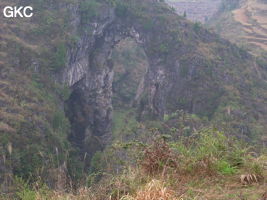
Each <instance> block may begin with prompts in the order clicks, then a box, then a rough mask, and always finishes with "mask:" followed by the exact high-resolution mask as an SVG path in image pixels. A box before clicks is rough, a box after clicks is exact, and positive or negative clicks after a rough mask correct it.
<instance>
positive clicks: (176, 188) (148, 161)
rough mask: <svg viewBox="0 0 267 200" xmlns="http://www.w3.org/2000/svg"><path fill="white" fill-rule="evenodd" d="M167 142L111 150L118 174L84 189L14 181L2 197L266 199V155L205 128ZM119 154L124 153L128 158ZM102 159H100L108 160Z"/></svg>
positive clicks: (105, 175)
mask: <svg viewBox="0 0 267 200" xmlns="http://www.w3.org/2000/svg"><path fill="white" fill-rule="evenodd" d="M168 140H169V137H168V136H166V135H164V136H162V135H161V136H160V135H158V136H155V138H153V140H152V142H151V143H149V144H143V143H141V142H130V143H123V144H122V143H121V144H119V145H117V148H111V149H113V150H112V151H113V153H114V152H116V153H114V154H118V155H120V156H121V157H123V159H125V162H124V164H122V165H123V166H122V168H121V170H120V172H118V171H117V173H113V174H112V173H108V172H107V171H108V170H106V172H104V171H102V172H101V176H100V179H98V181H95V182H91V183H90V184H88V187H81V188H80V189H77V190H75V191H73V192H72V191H71V190H68V192H67V191H51V190H49V189H48V188H47V187H46V186H45V184H41V181H40V182H38V183H35V184H33V185H31V186H30V185H28V184H26V183H25V182H23V181H21V179H19V178H18V179H17V180H16V181H17V186H18V188H17V192H16V195H15V197H14V196H13V197H12V198H8V197H7V196H6V197H4V196H3V197H2V198H1V199H14V198H15V199H16V198H17V199H22V200H35V199H36V200H48V199H49V200H61V199H62V200H63V199H64V200H65V199H66V200H67V199H71V200H72V199H73V200H76V199H77V200H87V199H88V200H108V199H110V200H159V199H162V200H182V199H183V200H193V199H194V200H205V199H207V200H209V199H210V200H212V199H218V200H219V199H220V200H230V199H235V200H239V199H240V200H245V199H247V200H264V199H266V197H265V196H266V192H267V187H266V186H267V184H266V181H265V179H266V177H267V169H266V165H267V156H266V154H265V153H264V152H261V153H259V151H258V153H257V152H255V151H256V150H255V149H253V148H250V147H248V146H247V145H245V144H242V143H241V142H239V141H238V140H236V139H235V138H230V137H226V136H225V135H224V134H223V133H222V132H220V131H217V130H214V129H204V130H202V131H200V132H199V133H195V134H193V135H192V136H190V137H184V138H183V137H182V138H180V139H179V140H178V141H175V142H174V141H168ZM118 146H119V147H118ZM109 151H110V150H109ZM121 152H124V153H125V152H127V153H125V155H126V154H127V156H122V154H121ZM106 153H107V152H106ZM104 154H105V152H104V153H103V155H104ZM102 157H103V158H99V159H100V160H106V162H109V164H110V162H112V161H109V160H108V159H106V158H104V157H105V156H102ZM118 159H119V158H118ZM100 160H99V163H101V162H102V161H100ZM133 160H134V162H133ZM99 174H100V170H99ZM264 195H265V196H264Z"/></svg>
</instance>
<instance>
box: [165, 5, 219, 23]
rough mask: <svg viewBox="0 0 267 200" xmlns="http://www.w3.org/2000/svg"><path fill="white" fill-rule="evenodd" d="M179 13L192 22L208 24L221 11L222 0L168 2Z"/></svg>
mask: <svg viewBox="0 0 267 200" xmlns="http://www.w3.org/2000/svg"><path fill="white" fill-rule="evenodd" d="M166 2H167V3H168V4H169V5H170V6H171V7H173V8H174V9H175V10H176V11H177V13H178V14H179V15H181V16H184V17H186V18H187V19H189V20H191V21H196V22H201V23H206V22H208V21H209V20H210V19H212V17H213V16H214V15H215V14H216V13H217V12H218V11H219V8H220V5H221V2H222V1H221V0H215V1H214V0H198V1H195V0H167V1H166Z"/></svg>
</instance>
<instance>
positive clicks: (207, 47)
mask: <svg viewBox="0 0 267 200" xmlns="http://www.w3.org/2000/svg"><path fill="white" fill-rule="evenodd" d="M137 2H138V1H137ZM135 3H136V2H135ZM139 3H140V4H144V5H143V6H148V5H146V4H148V3H147V2H143V1H142V2H141V1H140V2H139ZM157 5H158V4H155V5H153V6H154V7H153V6H150V5H149V8H150V9H151V10H147V11H146V13H145V14H147V15H148V16H145V17H144V16H142V15H140V13H137V14H134V13H132V15H130V14H129V16H128V17H127V16H125V17H121V16H117V15H116V14H115V13H116V12H115V11H114V9H112V8H108V7H107V8H105V7H103V8H102V9H103V10H102V11H101V13H103V14H101V16H99V17H98V19H97V20H94V21H93V22H90V23H88V24H82V25H81V20H80V14H79V12H77V9H73V20H72V23H73V24H74V27H75V28H74V34H76V35H79V36H80V39H79V40H78V42H76V44H75V45H73V46H72V47H70V48H69V51H68V65H67V67H66V68H65V69H64V71H63V72H62V76H61V77H60V78H61V79H62V81H63V82H65V83H66V84H67V85H68V86H69V87H71V88H72V91H73V92H72V95H71V97H70V98H69V100H68V101H67V102H66V111H67V115H68V117H69V119H70V121H71V124H72V133H71V136H70V138H71V140H72V141H73V143H75V144H76V145H77V146H78V147H79V148H80V149H81V150H82V152H83V153H84V154H86V155H88V154H89V155H92V154H93V153H94V152H95V151H97V150H100V149H101V148H102V147H103V146H104V145H105V144H107V143H108V142H109V139H110V137H111V122H112V110H113V106H112V96H113V92H112V86H113V81H114V80H113V77H114V68H113V62H112V59H111V54H112V51H113V49H114V48H115V46H116V45H117V44H118V43H119V42H120V41H121V40H123V39H125V38H127V37H130V38H132V39H134V40H135V41H136V43H137V44H139V45H140V46H141V47H142V48H143V49H144V52H145V54H146V57H147V63H148V67H147V69H146V70H145V74H144V75H143V80H142V81H141V82H140V84H139V87H138V89H137V91H136V95H135V97H134V98H133V102H136V106H137V107H138V108H139V109H138V110H139V112H140V113H138V114H139V115H140V116H141V118H142V117H145V116H149V117H151V116H152V117H155V118H158V119H160V118H162V117H163V116H164V114H165V113H171V112H175V111H176V110H177V109H183V110H186V111H188V112H192V113H196V114H201V115H204V116H207V117H211V116H212V115H213V114H214V113H215V111H216V109H217V108H218V106H219V105H220V104H222V103H221V102H223V101H225V99H226V98H227V95H229V96H231V93H232V91H230V90H229V89H228V88H231V87H233V88H235V90H238V91H239V92H240V95H241V96H246V95H249V94H247V91H246V90H243V88H244V87H246V88H249V87H253V86H252V85H251V84H250V83H248V82H247V81H245V80H253V79H255V77H256V74H255V73H254V71H253V70H254V69H253V68H252V67H250V66H251V64H252V59H251V57H250V55H248V54H247V53H246V52H241V51H240V50H239V49H238V48H237V47H236V46H233V45H231V44H230V43H228V42H227V41H224V40H222V39H220V38H219V37H218V36H217V35H215V34H212V33H209V32H208V31H207V30H205V29H202V28H201V27H198V26H197V25H193V24H190V23H188V22H187V21H185V20H184V19H181V18H179V17H178V16H177V15H176V14H175V13H174V12H173V11H171V10H170V8H168V7H164V6H163V7H161V6H157ZM128 11H131V10H128ZM155 13H157V14H158V15H155ZM166 13H168V14H166ZM164 14H165V15H164ZM163 15H164V16H165V17H162V16H163ZM144 18H145V19H146V20H147V21H146V22H144ZM150 19H152V20H153V21H152V22H151V21H150ZM81 27H83V28H85V29H86V30H87V31H86V30H83V31H79V30H81ZM148 27H149V28H148ZM175 27H179V29H178V28H175ZM88 30H90V31H88ZM226 62H227V63H226ZM244 69H247V70H248V71H250V74H249V75H248V76H244V75H242V74H239V75H238V76H236V74H237V71H242V70H244ZM237 82H238V83H239V84H238V85H236V83H237ZM227 85H231V87H226V86H227ZM224 96H225V97H224ZM238 101H239V100H238ZM240 101H242V98H241V100H240ZM239 103H240V102H239ZM241 103H242V102H241ZM89 157H90V156H89Z"/></svg>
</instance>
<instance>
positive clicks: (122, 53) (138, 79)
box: [65, 37, 148, 169]
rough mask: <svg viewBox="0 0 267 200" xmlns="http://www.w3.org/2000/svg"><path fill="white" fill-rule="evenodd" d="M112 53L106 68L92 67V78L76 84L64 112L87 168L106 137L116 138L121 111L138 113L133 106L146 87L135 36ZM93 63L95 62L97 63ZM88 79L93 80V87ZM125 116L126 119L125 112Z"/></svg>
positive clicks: (143, 60)
mask: <svg viewBox="0 0 267 200" xmlns="http://www.w3.org/2000/svg"><path fill="white" fill-rule="evenodd" d="M98 51H99V50H98ZM100 52H101V51H100ZM93 55H94V56H95V57H97V55H96V54H93ZM110 55H111V56H110V57H109V58H106V61H105V62H106V63H107V64H106V68H101V69H99V68H96V67H95V66H90V68H89V69H88V71H90V74H89V75H86V76H89V77H85V78H83V79H81V80H80V81H79V82H77V83H76V84H74V85H73V86H72V87H71V89H72V92H71V95H70V97H69V99H68V100H66V101H65V113H66V116H67V118H68V119H69V121H70V124H71V133H70V135H69V137H68V139H69V141H70V142H71V144H72V145H73V146H74V147H75V148H77V149H78V151H79V155H80V160H81V161H83V162H84V163H85V168H86V169H88V168H90V163H91V159H92V157H93V156H94V154H95V153H96V152H98V151H102V150H103V149H104V147H105V145H106V144H107V143H106V142H104V141H103V140H105V137H106V136H107V135H110V136H111V140H112V139H114V137H113V136H114V134H113V131H114V130H117V131H118V128H117V127H118V126H119V125H118V124H117V123H116V122H118V120H117V121H116V119H115V120H114V117H116V116H118V115H117V114H118V113H119V112H123V113H129V112H131V113H132V114H134V115H135V113H134V112H136V110H137V109H135V108H134V109H133V107H134V106H133V105H134V104H136V102H137V101H138V100H139V98H140V96H141V93H142V92H143V89H144V81H145V76H146V73H147V70H148V59H147V57H146V54H145V52H144V49H143V48H142V47H141V46H140V45H139V44H138V43H137V42H136V41H135V40H134V39H132V38H129V37H127V38H125V39H123V40H121V41H120V42H119V43H117V44H116V45H115V46H114V47H112V48H111V52H110ZM110 62H112V67H110ZM90 63H91V65H92V63H95V62H90ZM109 70H111V71H109ZM110 74H112V75H110ZM113 74H114V75H113ZM99 77H100V78H99ZM102 77H103V78H102ZM90 79H92V80H90ZM93 79H95V80H93ZM99 79H101V80H99ZM88 80H89V81H91V82H90V84H89V85H90V87H88V82H87V81H88ZM109 81H110V83H109ZM98 83H100V84H99V85H100V86H98V85H97V84H98ZM101 84H103V85H101ZM108 84H110V85H109V87H108V86H107V85H108ZM92 85H93V87H92ZM110 86H111V87H110ZM92 88H93V89H92ZM109 104H110V105H109ZM110 116H111V117H110ZM123 117H125V118H127V116H126V115H125V116H123ZM133 120H135V119H133ZM123 123H125V121H124V122H123ZM104 136H105V137H104ZM110 142H111V141H110Z"/></svg>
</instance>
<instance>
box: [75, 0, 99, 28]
mask: <svg viewBox="0 0 267 200" xmlns="http://www.w3.org/2000/svg"><path fill="white" fill-rule="evenodd" d="M80 7H81V23H82V24H87V23H88V22H90V20H92V18H94V17H97V15H98V9H99V7H100V3H98V2H97V1H96V0H86V1H82V2H81V5H80Z"/></svg>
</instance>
